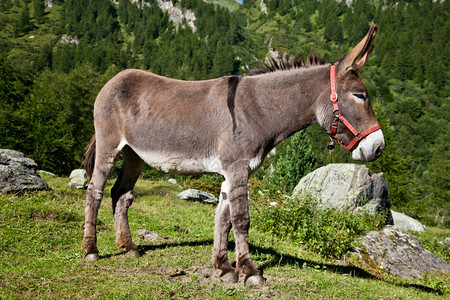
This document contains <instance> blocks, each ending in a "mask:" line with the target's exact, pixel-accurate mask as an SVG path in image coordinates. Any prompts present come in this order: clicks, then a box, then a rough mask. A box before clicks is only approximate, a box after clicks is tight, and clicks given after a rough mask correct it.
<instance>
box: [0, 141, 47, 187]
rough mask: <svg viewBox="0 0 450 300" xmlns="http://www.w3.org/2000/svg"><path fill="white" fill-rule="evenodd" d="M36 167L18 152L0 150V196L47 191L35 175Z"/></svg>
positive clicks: (43, 183) (44, 184) (39, 178)
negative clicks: (31, 191)
mask: <svg viewBox="0 0 450 300" xmlns="http://www.w3.org/2000/svg"><path fill="white" fill-rule="evenodd" d="M37 167H38V166H37V164H36V162H35V161H34V160H32V159H31V158H28V157H25V156H24V155H23V154H22V153H20V152H18V151H14V150H7V149H0V194H5V193H17V192H23V191H30V190H47V189H49V187H48V184H47V183H46V182H45V181H43V180H42V179H41V177H40V176H39V175H38V174H37V173H36V171H37Z"/></svg>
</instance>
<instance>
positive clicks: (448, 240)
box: [444, 237, 450, 246]
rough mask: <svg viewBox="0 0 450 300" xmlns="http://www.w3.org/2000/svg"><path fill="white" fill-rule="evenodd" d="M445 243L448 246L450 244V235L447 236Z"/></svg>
mask: <svg viewBox="0 0 450 300" xmlns="http://www.w3.org/2000/svg"><path fill="white" fill-rule="evenodd" d="M444 244H446V245H447V246H450V237H447V238H445V240H444Z"/></svg>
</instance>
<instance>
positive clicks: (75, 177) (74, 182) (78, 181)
mask: <svg viewBox="0 0 450 300" xmlns="http://www.w3.org/2000/svg"><path fill="white" fill-rule="evenodd" d="M69 178H70V181H69V183H68V186H69V187H70V188H73V189H85V188H87V186H88V180H87V178H88V176H87V172H86V170H83V169H75V170H73V171H72V172H71V173H70V176H69Z"/></svg>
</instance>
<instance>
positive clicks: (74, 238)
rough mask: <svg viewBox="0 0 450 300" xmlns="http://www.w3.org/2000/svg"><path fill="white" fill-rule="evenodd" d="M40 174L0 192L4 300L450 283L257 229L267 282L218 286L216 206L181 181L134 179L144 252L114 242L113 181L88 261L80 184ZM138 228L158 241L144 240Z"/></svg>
mask: <svg viewBox="0 0 450 300" xmlns="http://www.w3.org/2000/svg"><path fill="white" fill-rule="evenodd" d="M43 178H44V179H45V180H46V181H47V182H48V183H49V185H50V187H51V189H52V190H50V191H45V192H31V193H26V194H23V195H0V298H1V299H19V298H20V299H22V298H38V299H54V298H58V299H67V298H70V299H169V298H175V299H183V298H189V299H224V298H228V297H233V299H248V298H257V299H267V298H274V299H293V298H299V297H300V298H302V299H440V298H442V297H443V296H439V295H438V292H441V293H442V292H443V291H444V293H445V291H446V289H448V281H446V279H448V278H445V277H439V276H430V277H427V278H425V279H420V280H403V279H400V278H398V277H395V276H391V275H387V274H383V273H382V274H372V273H371V272H369V271H368V270H364V269H361V268H358V267H354V266H341V265H339V264H336V263H334V262H331V261H326V260H324V259H322V258H321V257H319V256H318V255H316V254H314V253H312V252H308V251H306V250H304V249H303V248H302V247H299V246H298V245H296V244H294V243H292V242H289V241H286V240H279V239H276V238H274V237H271V236H267V235H264V234H262V233H260V232H258V231H256V230H254V229H251V231H250V247H251V254H252V256H253V259H254V261H255V264H256V265H257V266H258V267H260V268H261V269H263V271H264V276H265V277H266V278H267V283H266V285H265V286H264V287H261V288H253V289H252V288H247V287H245V286H244V285H243V282H242V279H241V281H240V282H239V283H237V284H223V283H221V282H220V281H219V279H218V274H217V272H216V271H214V270H213V269H212V268H211V262H210V260H211V252H212V242H213V226H214V224H213V222H214V209H215V208H214V207H213V206H209V205H205V204H202V203H190V202H186V201H182V200H179V199H178V198H177V197H176V194H177V193H178V192H179V191H181V188H180V187H178V186H176V185H172V184H170V183H167V182H153V181H150V180H140V181H138V184H137V187H136V191H135V194H136V195H137V197H136V199H135V201H134V203H133V205H132V206H131V209H130V214H129V215H130V217H129V220H130V227H131V230H132V234H133V238H134V241H135V242H136V243H137V244H138V246H139V251H140V252H141V254H142V256H141V257H140V258H139V259H133V258H125V257H124V256H123V255H122V254H123V251H122V250H121V249H118V248H117V247H116V246H115V243H114V239H115V237H114V225H113V221H112V209H111V204H110V199H109V195H108V192H109V189H110V188H111V184H112V182H110V183H109V186H108V187H107V189H106V192H105V199H104V201H103V203H102V207H101V210H100V213H99V221H100V224H99V226H98V230H99V234H98V246H99V249H100V257H101V259H100V260H99V261H98V262H95V263H88V262H85V261H84V259H83V256H84V251H83V250H82V249H81V240H82V236H83V223H84V191H79V190H72V189H69V188H68V187H67V182H68V179H67V178H58V177H55V178H52V177H48V176H43ZM175 226H179V227H181V228H183V229H187V230H188V231H189V232H188V233H182V232H179V231H175V230H174V227H175ZM141 228H142V229H148V230H151V231H154V232H157V233H158V234H159V235H160V236H162V237H163V239H161V240H160V241H157V242H143V241H141V240H139V237H138V236H137V234H136V232H137V230H138V229H141ZM447 233H448V232H447ZM440 234H442V233H440ZM233 247H234V243H233V242H231V243H230V249H232V248H233ZM231 258H232V259H234V252H233V251H231ZM445 285H447V286H445ZM446 295H447V296H448V294H446ZM444 297H445V295H444Z"/></svg>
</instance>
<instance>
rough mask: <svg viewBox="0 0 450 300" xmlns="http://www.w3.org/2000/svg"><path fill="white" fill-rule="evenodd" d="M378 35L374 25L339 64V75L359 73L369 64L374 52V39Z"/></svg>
mask: <svg viewBox="0 0 450 300" xmlns="http://www.w3.org/2000/svg"><path fill="white" fill-rule="evenodd" d="M376 34H377V25H375V24H374V25H372V26H371V27H370V29H369V32H368V33H367V34H366V36H365V37H364V38H363V39H362V40H361V41H360V42H359V43H358V45H356V46H355V47H354V48H353V49H352V50H350V52H349V53H348V54H347V55H346V56H345V57H344V58H343V59H342V60H341V61H340V62H339V64H338V66H337V69H338V71H339V73H347V72H350V71H353V72H358V71H359V70H360V69H361V68H362V67H363V66H364V65H365V63H366V62H367V59H368V58H369V55H370V53H371V52H372V50H373V39H374V38H375V35H376Z"/></svg>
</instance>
